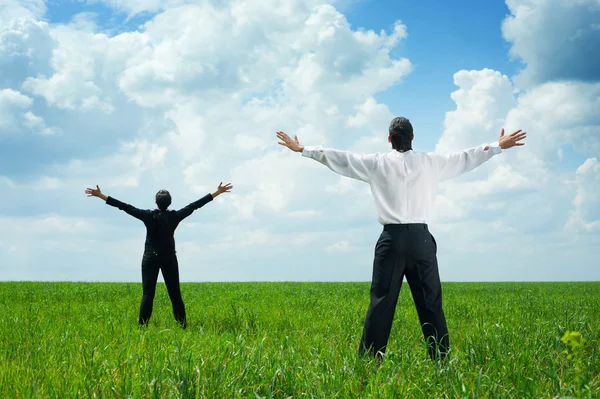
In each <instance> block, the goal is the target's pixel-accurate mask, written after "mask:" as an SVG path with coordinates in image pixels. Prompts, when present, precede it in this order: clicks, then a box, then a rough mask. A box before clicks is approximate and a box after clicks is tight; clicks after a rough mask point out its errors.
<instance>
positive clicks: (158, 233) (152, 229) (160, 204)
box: [85, 182, 233, 328]
mask: <svg viewBox="0 0 600 399" xmlns="http://www.w3.org/2000/svg"><path fill="white" fill-rule="evenodd" d="M232 188H233V186H232V185H231V183H227V184H226V185H224V186H223V183H222V182H221V183H220V184H219V187H218V188H217V190H216V191H215V192H214V193H212V194H207V195H205V196H204V197H202V198H200V199H199V200H198V201H195V202H192V203H191V204H189V205H187V206H185V207H184V208H181V209H179V210H177V211H175V210H167V208H168V207H169V205H171V194H169V192H168V191H167V190H160V191H159V192H158V193H156V206H157V208H158V209H153V210H150V209H138V208H136V207H134V206H132V205H129V204H126V203H124V202H121V201H119V200H117V199H115V198H113V197H110V196H107V195H106V194H104V193H102V191H100V187H98V185H96V188H95V189H94V188H88V189H86V190H85V193H86V194H87V196H88V197H98V198H101V199H103V200H104V201H106V204H107V205H110V206H114V207H116V208H119V209H120V210H122V211H125V212H126V213H128V214H130V215H131V216H133V217H135V218H136V219H139V220H141V221H142V222H144V225H145V226H146V243H145V245H144V255H143V257H142V287H143V295H142V303H141V305H140V317H139V324H140V325H147V324H148V321H149V320H150V316H151V315H152V305H153V303H154V292H155V291H156V281H157V279H158V271H159V270H160V271H162V275H163V278H164V280H165V285H166V286H167V292H168V293H169V298H170V299H171V304H172V305H173V314H174V315H175V319H176V320H177V321H178V322H179V323H180V324H181V325H182V326H183V328H185V327H186V326H187V319H186V314H185V306H184V304H183V299H182V298H181V290H180V287H179V266H178V263H177V255H176V251H175V237H174V234H175V229H176V228H177V226H178V225H179V223H180V222H181V221H182V220H183V219H185V218H186V217H188V216H190V215H191V214H192V212H194V211H195V210H196V209H199V208H202V207H203V206H204V205H206V204H208V203H209V202H211V201H212V200H213V199H214V198H215V197H217V196H218V195H221V194H223V193H226V192H229V191H231V189H232Z"/></svg>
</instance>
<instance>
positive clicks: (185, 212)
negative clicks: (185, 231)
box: [177, 182, 233, 221]
mask: <svg viewBox="0 0 600 399" xmlns="http://www.w3.org/2000/svg"><path fill="white" fill-rule="evenodd" d="M232 188H233V186H232V185H231V183H227V184H226V185H224V186H223V182H221V183H219V187H217V190H216V191H215V192H214V193H212V194H206V195H205V196H204V197H202V198H200V199H199V200H198V201H194V202H192V203H191V204H189V205H187V206H185V207H183V208H181V209H179V210H178V211H177V217H178V219H179V221H182V220H183V219H185V218H186V217H188V216H190V215H191V214H192V213H193V212H194V211H195V210H196V209H200V208H202V207H203V206H204V205H206V204H208V203H209V202H210V201H212V200H213V199H215V198H216V197H218V196H219V195H221V194H223V193H228V192H230V191H231V189H232Z"/></svg>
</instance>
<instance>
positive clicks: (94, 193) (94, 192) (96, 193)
mask: <svg viewBox="0 0 600 399" xmlns="http://www.w3.org/2000/svg"><path fill="white" fill-rule="evenodd" d="M85 193H86V194H87V196H88V197H98V198H101V199H103V200H104V201H106V199H107V198H108V197H107V196H106V194H104V193H102V191H100V187H98V185H97V184H96V188H86V189H85Z"/></svg>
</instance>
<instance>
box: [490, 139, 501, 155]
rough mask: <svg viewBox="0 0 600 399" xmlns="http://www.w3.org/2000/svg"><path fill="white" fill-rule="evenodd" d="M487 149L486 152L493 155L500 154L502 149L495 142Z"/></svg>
mask: <svg viewBox="0 0 600 399" xmlns="http://www.w3.org/2000/svg"><path fill="white" fill-rule="evenodd" d="M489 147H490V149H489V150H488V151H491V152H492V154H494V155H496V154H500V153H501V152H502V147H500V143H499V142H497V141H496V142H494V143H492V144H490V145H489Z"/></svg>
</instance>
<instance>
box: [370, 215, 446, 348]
mask: <svg viewBox="0 0 600 399" xmlns="http://www.w3.org/2000/svg"><path fill="white" fill-rule="evenodd" d="M436 254H437V244H436V242H435V239H434V238H433V236H432V235H431V233H430V232H429V230H428V228H427V225H426V224H396V225H386V226H384V229H383V232H382V233H381V236H380V237H379V240H378V241H377V245H376V246H375V259H374V261H373V279H372V283H371V293H370V294H371V302H370V304H369V309H368V311H367V316H366V318H365V324H364V328H363V335H362V339H361V344H360V350H359V352H360V353H361V354H365V353H371V354H372V355H374V356H376V357H378V358H381V356H382V355H383V354H384V353H385V349H386V346H387V343H388V339H389V336H390V332H391V329H392V321H393V319H394V312H395V310H396V304H397V302H398V295H399V294H400V287H401V286H402V280H403V278H404V277H405V276H406V281H407V282H408V285H409V287H410V291H411V293H412V297H413V300H414V302H415V306H416V308H417V313H418V315H419V321H420V322H421V328H422V330H423V336H424V337H425V340H426V342H427V344H428V350H429V355H430V356H431V358H432V359H439V358H444V357H445V356H446V354H447V351H448V349H449V346H450V340H449V337H448V329H447V326H446V317H445V316H444V311H443V309H442V286H441V283H440V276H439V273H438V264H437V256H436Z"/></svg>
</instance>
